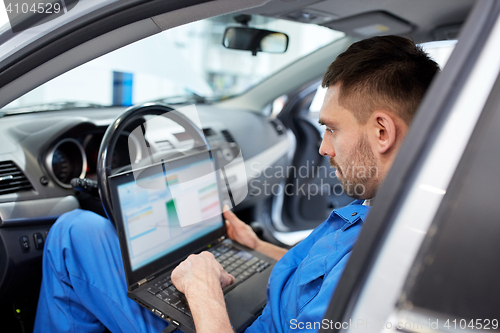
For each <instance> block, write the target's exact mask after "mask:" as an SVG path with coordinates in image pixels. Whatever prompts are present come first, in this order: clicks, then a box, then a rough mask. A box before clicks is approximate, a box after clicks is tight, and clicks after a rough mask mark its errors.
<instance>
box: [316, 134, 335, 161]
mask: <svg viewBox="0 0 500 333" xmlns="http://www.w3.org/2000/svg"><path fill="white" fill-rule="evenodd" d="M325 136H326V135H324V136H323V140H322V141H321V144H320V146H319V154H320V155H323V156H330V157H334V156H335V149H333V145H332V144H331V142H330V140H328V139H327V138H325Z"/></svg>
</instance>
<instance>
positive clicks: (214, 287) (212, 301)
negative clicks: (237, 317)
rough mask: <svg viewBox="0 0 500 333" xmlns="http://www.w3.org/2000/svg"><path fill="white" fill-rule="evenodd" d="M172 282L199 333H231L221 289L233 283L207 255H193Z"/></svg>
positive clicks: (212, 256)
mask: <svg viewBox="0 0 500 333" xmlns="http://www.w3.org/2000/svg"><path fill="white" fill-rule="evenodd" d="M171 277H172V282H173V283H174V285H175V287H176V288H177V289H179V291H180V292H183V293H184V295H186V299H187V301H188V303H189V308H190V310H191V313H192V315H193V320H194V324H195V326H196V332H198V333H215V332H217V333H233V329H232V328H231V323H230V322H229V317H228V315H227V310H226V303H225V301H224V295H223V294H222V288H225V287H226V286H228V285H230V284H232V283H234V277H233V276H232V275H229V274H228V273H226V272H225V271H224V269H223V268H222V266H221V265H220V264H219V263H218V262H217V260H215V258H214V255H213V254H212V253H210V252H202V253H200V254H192V255H190V256H189V257H187V259H186V260H184V261H183V262H181V263H180V264H179V266H177V267H176V268H175V269H174V270H173V271H172V275H171Z"/></svg>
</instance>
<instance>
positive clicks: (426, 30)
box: [245, 0, 474, 43]
mask: <svg viewBox="0 0 500 333" xmlns="http://www.w3.org/2000/svg"><path fill="white" fill-rule="evenodd" d="M473 4H474V0H440V1H435V0H418V1H415V0H384V1H366V0H349V1H345V0H325V1H318V0H304V1H291V2H290V1H284V0H273V1H270V2H269V3H267V4H266V5H264V6H261V7H258V8H253V9H250V10H246V11H245V13H247V14H259V15H264V16H270V17H275V18H282V19H290V18H289V17H287V15H288V14H289V13H292V12H294V11H298V10H300V9H312V10H314V11H318V12H322V13H327V14H330V15H333V16H336V17H337V19H344V18H347V17H350V16H354V15H358V14H361V13H367V12H373V11H385V12H388V13H391V14H392V15H395V16H396V17H399V18H401V19H403V20H405V21H408V22H410V23H411V24H412V25H413V26H414V30H413V31H412V33H410V34H409V35H410V36H411V37H412V38H413V40H414V41H415V42H417V43H422V42H427V41H431V40H433V39H434V34H433V30H434V29H436V28H438V27H442V26H448V25H456V24H462V23H463V22H464V20H465V19H466V17H467V14H468V13H469V12H470V10H471V8H472V5H473Z"/></svg>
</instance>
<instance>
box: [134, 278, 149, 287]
mask: <svg viewBox="0 0 500 333" xmlns="http://www.w3.org/2000/svg"><path fill="white" fill-rule="evenodd" d="M146 282H148V279H142V280H141V281H139V282H137V287H140V286H142V285H143V284H144V283H146Z"/></svg>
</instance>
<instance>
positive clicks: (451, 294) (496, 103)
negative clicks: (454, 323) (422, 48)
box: [398, 38, 500, 331]
mask: <svg viewBox="0 0 500 333" xmlns="http://www.w3.org/2000/svg"><path fill="white" fill-rule="evenodd" d="M497 40H498V38H497ZM499 110H500V76H498V77H497V79H496V82H495V85H494V87H493V89H492V90H491V93H490V94H489V97H488V100H487V101H486V104H485V106H484V110H483V112H482V113H481V115H480V117H479V119H478V121H477V124H476V126H475V128H474V131H473V133H472V135H471V137H470V140H469V142H468V144H467V147H466V149H465V151H464V153H463V156H462V158H461V159H460V162H459V165H458V166H457V168H456V171H455V173H454V175H453V177H452V179H451V181H450V185H449V187H448V190H447V191H446V194H445V195H444V198H443V200H442V203H441V205H440V206H439V209H438V211H437V213H436V214H435V216H434V219H433V221H432V226H431V228H432V229H430V230H429V233H428V234H427V235H426V238H425V239H424V241H423V243H422V246H421V248H420V250H419V253H418V255H417V256H416V258H415V261H414V262H413V263H412V265H411V267H412V270H411V272H410V273H409V274H408V277H407V280H406V282H405V286H404V288H403V292H402V293H401V296H400V303H399V304H398V308H399V309H400V311H398V315H399V316H398V317H400V316H401V312H402V311H403V312H406V314H405V315H406V318H412V317H413V316H414V315H418V314H419V313H423V314H424V315H425V316H426V317H427V318H429V319H431V321H432V322H435V321H436V319H441V320H438V321H439V322H440V323H441V325H443V324H444V323H445V322H446V317H458V318H485V319H486V318H491V319H495V316H496V315H498V313H500V297H499V296H500V286H499V285H498V283H497V281H498V279H499V277H500V264H499V261H498V259H497V258H498V257H497V254H498V253H499V251H500V244H499V243H498V236H499V235H500V224H498V223H497V222H496V221H497V219H498V215H499V213H500V210H499V208H500V207H499V206H498V204H497V203H498V199H497V198H498V194H499V191H500V186H499V185H500V179H499V178H498V176H497V170H496V169H495V168H493V167H492V165H495V164H497V163H498V157H499V156H500V155H499V154H498V151H499V149H498V142H499V141H500V136H499V132H498V125H499V124H500V113H499ZM472 221H473V222H472ZM431 230H432V232H431ZM478 244H480V246H478ZM450 249H453V251H450ZM429 258H433V260H429ZM464 263H467V264H466V265H464ZM478 277H480V283H476V282H478V280H477V278H478ZM465 305H466V306H465ZM426 321H427V322H428V319H426ZM461 324H462V322H461ZM460 328H461V329H462V328H463V326H462V325H460ZM440 329H441V330H445V329H446V327H441V328H440ZM471 331H472V330H471Z"/></svg>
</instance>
